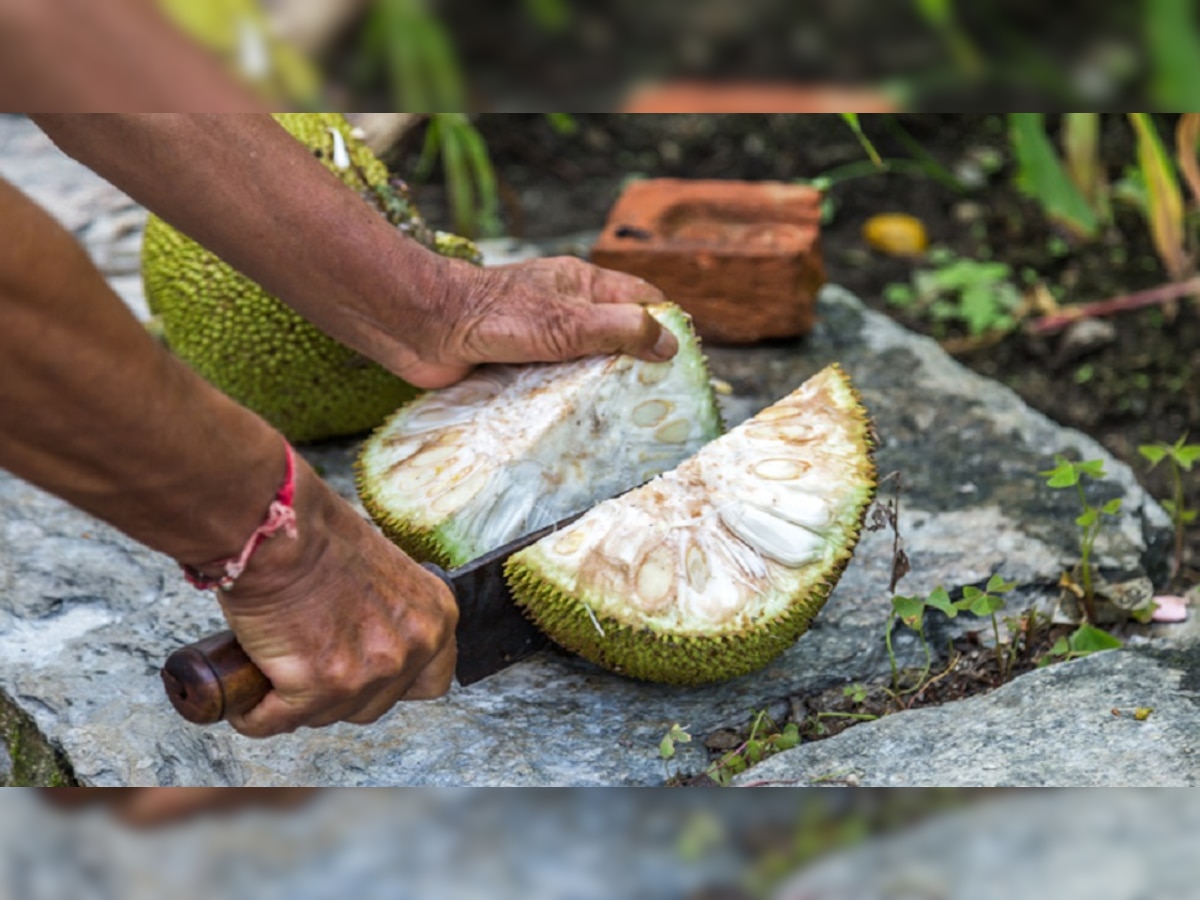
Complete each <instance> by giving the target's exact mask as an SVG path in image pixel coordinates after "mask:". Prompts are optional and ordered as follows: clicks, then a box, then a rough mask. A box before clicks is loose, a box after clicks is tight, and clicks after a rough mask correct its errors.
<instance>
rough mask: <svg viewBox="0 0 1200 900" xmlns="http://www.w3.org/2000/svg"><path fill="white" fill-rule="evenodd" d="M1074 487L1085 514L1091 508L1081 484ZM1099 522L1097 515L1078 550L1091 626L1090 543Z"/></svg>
mask: <svg viewBox="0 0 1200 900" xmlns="http://www.w3.org/2000/svg"><path fill="white" fill-rule="evenodd" d="M1075 487H1076V489H1077V490H1078V491H1079V505H1080V506H1082V507H1083V511H1084V512H1085V513H1086V512H1087V511H1088V510H1090V509H1091V506H1089V505H1088V502H1087V497H1086V496H1085V495H1084V493H1083V482H1082V481H1077V482H1075ZM1099 522H1100V516H1099V514H1097V515H1096V521H1095V522H1093V523H1092V524H1091V525H1089V526H1087V527H1086V528H1084V530H1083V535H1082V537H1081V539H1080V548H1079V549H1080V554H1079V555H1080V560H1079V577H1080V578H1081V579H1082V580H1083V607H1084V611H1085V612H1086V613H1087V620H1088V622H1090V623H1091V624H1093V625H1095V624H1096V600H1095V596H1094V595H1093V593H1092V562H1091V560H1092V542H1093V541H1094V540H1095V539H1096V528H1097V526H1098V525H1099Z"/></svg>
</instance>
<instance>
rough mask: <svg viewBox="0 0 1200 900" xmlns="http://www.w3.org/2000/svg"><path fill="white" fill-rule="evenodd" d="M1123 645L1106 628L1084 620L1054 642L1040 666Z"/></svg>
mask: <svg viewBox="0 0 1200 900" xmlns="http://www.w3.org/2000/svg"><path fill="white" fill-rule="evenodd" d="M1122 646H1124V645H1123V644H1122V643H1121V641H1120V640H1118V639H1117V638H1115V637H1113V636H1112V635H1111V634H1109V633H1108V632H1107V631H1105V630H1104V629H1102V628H1097V627H1096V626H1095V625H1089V624H1088V623H1087V622H1083V623H1082V624H1081V625H1080V626H1079V627H1078V628H1077V629H1075V631H1073V632H1072V633H1071V634H1069V635H1067V636H1066V637H1060V638H1059V639H1058V640H1057V641H1055V642H1054V646H1053V647H1051V648H1050V652H1049V653H1047V654H1046V655H1045V656H1043V657H1042V658H1041V659H1040V660H1038V668H1044V667H1045V666H1048V665H1050V663H1052V662H1054V661H1055V660H1056V659H1057V660H1059V661H1061V662H1066V661H1067V660H1069V659H1078V658H1079V657H1081V656H1087V655H1088V654H1089V653H1097V652H1099V651H1100V650H1118V649H1120V648H1121V647H1122Z"/></svg>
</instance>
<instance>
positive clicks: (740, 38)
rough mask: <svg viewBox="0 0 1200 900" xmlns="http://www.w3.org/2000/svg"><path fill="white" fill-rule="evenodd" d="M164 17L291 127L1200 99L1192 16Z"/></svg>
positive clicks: (842, 8)
mask: <svg viewBox="0 0 1200 900" xmlns="http://www.w3.org/2000/svg"><path fill="white" fill-rule="evenodd" d="M158 2H160V3H161V5H162V6H163V8H164V9H165V10H166V11H167V12H168V13H169V14H170V15H171V16H172V17H173V18H174V19H176V21H177V22H179V24H180V25H182V26H183V27H184V28H186V29H187V30H188V31H190V32H191V33H192V34H193V35H195V36H196V37H197V38H198V39H200V40H201V41H203V42H204V43H205V44H206V45H207V46H208V47H209V48H210V49H212V50H213V51H214V52H215V53H217V54H218V55H220V56H222V57H223V58H224V59H226V60H227V61H228V62H229V63H230V64H231V65H233V66H235V67H236V68H237V69H239V70H240V71H241V72H242V74H244V75H245V76H246V77H247V78H248V79H250V80H251V81H253V82H255V83H256V84H258V85H259V87H260V88H261V89H262V90H264V91H265V92H266V93H267V94H268V96H270V97H272V98H273V99H275V100H276V101H279V102H285V103H289V104H292V105H295V106H299V107H311V108H315V107H318V106H319V107H322V108H325V107H330V106H332V107H336V108H341V109H349V108H353V109H373V108H380V109H383V108H389V107H394V108H399V109H405V110H409V111H414V112H433V111H447V112H448V111H492V112H521V111H535V110H546V109H570V110H575V111H595V112H603V111H613V110H617V109H631V110H632V109H636V110H638V111H645V112H687V111H697V112H719V111H726V112H739V111H743V112H754V111H758V112H765V111H779V112H784V111H795V112H800V111H810V112H815V111H822V110H832V109H837V110H838V111H843V110H845V109H855V110H858V111H867V110H872V109H879V108H881V106H886V107H889V108H911V109H933V108H938V109H943V110H944V109H958V110H972V109H983V108H1008V109H1013V108H1041V109H1059V110H1061V109H1067V108H1114V107H1119V106H1121V105H1128V104H1133V105H1139V106H1151V107H1153V108H1158V109H1169V110H1176V111H1178V110H1182V109H1190V108H1191V106H1193V105H1196V100H1195V98H1196V97H1197V92H1198V91H1200V29H1198V28H1197V22H1196V15H1195V13H1196V10H1195V4H1194V3H1192V2H1191V0H1145V2H1142V3H1136V4H1135V3H1111V4H1096V3H1089V2H1086V0H1064V2H1061V3H1045V2H1037V0H1005V2H1000V0H912V2H901V3H886V4H881V3H873V2H870V0H818V2H812V3H804V4H798V3H791V2H788V0H737V2H734V0H697V2H693V3H681V2H678V0H639V2H629V0H610V2H606V3H602V4H600V3H583V2H580V0H508V2H494V3H481V2H479V0H158ZM714 91H715V93H714ZM701 106H702V107H704V108H702V109H701V108H697V107H701ZM685 107H686V108H685Z"/></svg>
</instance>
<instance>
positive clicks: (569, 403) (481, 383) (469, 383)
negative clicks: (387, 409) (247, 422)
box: [359, 304, 721, 566]
mask: <svg viewBox="0 0 1200 900" xmlns="http://www.w3.org/2000/svg"><path fill="white" fill-rule="evenodd" d="M650 311H651V313H652V314H653V315H654V316H655V317H656V318H658V319H659V321H660V322H661V323H662V324H663V325H664V326H666V327H667V328H669V329H670V330H671V331H672V333H674V334H675V336H676V338H677V339H678V340H679V345H680V350H679V353H678V354H677V355H676V356H675V358H674V359H672V360H671V361H669V362H665V363H648V362H643V361H641V360H637V359H634V358H632V357H629V356H603V357H600V356H597V357H589V358H587V359H582V360H578V361H575V362H569V363H558V364H546V365H525V366H509V365H494V366H485V367H482V368H480V369H479V370H478V371H477V372H475V373H473V374H472V375H471V376H470V377H468V378H467V379H466V380H464V381H462V382H460V383H458V384H456V385H453V386H452V387H448V388H445V389H443V390H438V391H430V392H429V393H427V394H425V395H423V396H422V397H419V398H418V399H416V400H414V401H413V402H412V403H410V404H408V405H407V406H405V407H403V408H402V409H400V410H399V411H398V412H397V413H396V414H395V415H394V416H393V417H392V418H390V419H389V420H388V421H387V422H385V423H384V425H383V426H381V427H380V428H379V429H378V430H377V431H376V432H375V434H373V435H372V436H371V438H370V439H369V440H368V441H367V443H366V444H365V446H364V448H363V452H362V454H361V456H360V459H359V489H360V494H361V496H362V498H363V503H364V505H365V506H366V507H367V509H368V510H369V511H370V512H371V515H372V516H373V517H374V518H375V520H376V521H377V522H379V524H380V525H381V526H382V527H383V529H384V530H385V531H386V532H387V533H388V534H389V536H391V537H392V539H393V540H395V541H396V542H397V543H398V544H399V545H400V546H401V547H403V548H404V549H405V550H407V551H408V552H409V553H411V554H413V555H414V556H417V557H419V558H422V559H430V560H433V561H435V562H439V563H441V564H442V565H446V566H457V565H461V564H463V563H465V562H468V561H470V560H472V559H474V558H476V557H478V556H481V555H483V554H484V553H486V552H488V551H490V550H493V549H495V548H496V547H499V546H501V545H502V544H505V543H507V542H508V541H511V540H514V539H515V538H518V537H521V536H522V535H525V534H528V533H530V532H533V531H536V530H537V529H539V528H542V527H544V526H546V525H550V524H553V523H554V522H557V521H559V520H561V519H563V518H566V517H567V516H570V515H572V514H574V513H578V512H582V511H583V510H586V509H588V508H589V507H590V506H592V505H593V504H594V503H596V502H597V501H598V500H601V499H604V498H607V497H612V496H614V495H616V494H619V493H621V492H622V491H626V490H628V489H629V488H632V487H634V486H636V485H639V484H641V483H643V482H645V481H647V480H648V479H650V478H652V477H653V476H655V475H657V474H659V473H661V472H663V471H666V470H667V469H670V468H671V467H673V466H675V465H677V464H678V463H679V462H680V461H682V460H684V459H686V458H687V457H688V456H690V455H691V454H693V453H694V452H696V450H698V449H699V448H700V447H702V446H704V445H705V444H706V443H708V442H709V441H710V440H712V439H713V438H714V437H716V436H717V435H719V434H720V432H721V424H720V417H719V415H718V412H717V407H716V402H715V398H714V396H713V392H712V388H711V385H710V384H709V377H708V371H707V368H706V366H705V363H704V357H703V355H702V354H701V353H700V349H699V346H698V344H697V342H696V338H695V336H694V335H693V334H692V331H691V326H690V321H689V319H688V317H687V315H686V314H685V313H684V312H683V311H682V310H680V309H679V308H678V307H676V306H674V305H672V304H661V305H658V306H653V307H650Z"/></svg>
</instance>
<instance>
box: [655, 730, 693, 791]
mask: <svg viewBox="0 0 1200 900" xmlns="http://www.w3.org/2000/svg"><path fill="white" fill-rule="evenodd" d="M691 742H692V736H691V734H689V733H688V730H687V726H686V725H680V724H679V723H678V722H672V723H671V727H670V729H668V731H667V733H666V734H665V735H664V736H663V739H662V740H661V741H660V742H659V744H658V757H659V759H661V760H662V761H663V769H664V771H665V770H666V767H667V763H668V762H669V761H670V760H672V759H674V758H675V745H676V744H690V743H691ZM670 777H671V773H670V772H669V771H668V772H667V779H668V780H670Z"/></svg>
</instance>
